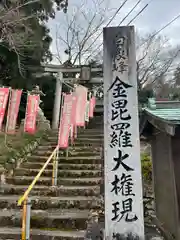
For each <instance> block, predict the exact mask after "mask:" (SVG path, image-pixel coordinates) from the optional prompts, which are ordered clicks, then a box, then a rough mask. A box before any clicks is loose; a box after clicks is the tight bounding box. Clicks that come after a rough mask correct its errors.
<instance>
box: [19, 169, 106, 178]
mask: <svg viewBox="0 0 180 240" xmlns="http://www.w3.org/2000/svg"><path fill="white" fill-rule="evenodd" d="M38 173H39V169H27V168H19V169H17V170H15V175H16V176H36V175H37V174H38ZM42 176H44V177H52V170H50V169H47V170H44V172H43V174H42ZM100 176H101V171H100V170H79V169H78V170H66V171H64V170H59V171H58V177H66V178H68V177H70V178H72V177H74V178H79V177H83V178H86V177H87V178H90V177H100Z"/></svg>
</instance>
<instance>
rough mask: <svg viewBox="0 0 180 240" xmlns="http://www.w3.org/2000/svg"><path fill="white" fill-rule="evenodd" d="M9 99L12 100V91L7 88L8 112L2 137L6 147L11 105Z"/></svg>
mask: <svg viewBox="0 0 180 240" xmlns="http://www.w3.org/2000/svg"><path fill="white" fill-rule="evenodd" d="M11 98H12V89H11V88H9V103H8V111H7V119H6V125H5V136H4V143H5V145H6V142H7V128H8V124H9V111H10V109H9V108H10V105H11Z"/></svg>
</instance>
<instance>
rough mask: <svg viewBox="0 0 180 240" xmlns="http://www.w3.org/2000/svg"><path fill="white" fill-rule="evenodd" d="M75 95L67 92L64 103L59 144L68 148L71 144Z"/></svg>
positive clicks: (60, 146)
mask: <svg viewBox="0 0 180 240" xmlns="http://www.w3.org/2000/svg"><path fill="white" fill-rule="evenodd" d="M73 99H74V98H73V95H72V94H65V96H64V105H63V109H62V115H61V122H60V126H59V136H58V146H59V148H67V147H68V145H69V135H70V129H71V125H72V113H73V111H72V108H73Z"/></svg>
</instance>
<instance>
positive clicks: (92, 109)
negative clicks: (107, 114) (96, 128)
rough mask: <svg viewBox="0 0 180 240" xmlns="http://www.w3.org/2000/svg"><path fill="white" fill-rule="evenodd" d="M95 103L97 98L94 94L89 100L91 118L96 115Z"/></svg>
mask: <svg viewBox="0 0 180 240" xmlns="http://www.w3.org/2000/svg"><path fill="white" fill-rule="evenodd" d="M95 105H96V98H95V97H94V96H93V97H92V98H91V99H90V102H89V117H90V118H93V116H94V108H95Z"/></svg>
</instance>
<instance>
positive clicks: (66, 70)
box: [42, 64, 103, 129]
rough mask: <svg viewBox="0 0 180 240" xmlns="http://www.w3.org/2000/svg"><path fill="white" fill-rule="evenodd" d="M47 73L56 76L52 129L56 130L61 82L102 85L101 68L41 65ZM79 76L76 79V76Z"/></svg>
mask: <svg viewBox="0 0 180 240" xmlns="http://www.w3.org/2000/svg"><path fill="white" fill-rule="evenodd" d="M42 66H43V67H44V71H45V72H47V73H55V74H57V75H56V90H55V99H54V107H53V118H52V129H57V128H58V125H59V118H60V108H61V94H62V84H63V82H66V81H67V82H70V83H76V82H77V81H78V83H80V84H83V85H85V86H87V85H88V86H92V85H94V84H95V85H101V84H102V83H103V70H102V67H95V68H94V67H90V66H87V65H84V66H77V65H75V66H70V67H69V66H65V65H52V64H46V65H42ZM77 74H79V75H80V76H79V77H78V78H77V77H76V75H77Z"/></svg>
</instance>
